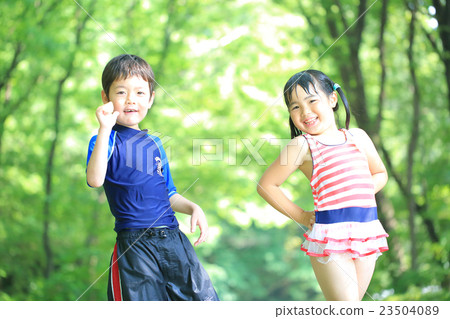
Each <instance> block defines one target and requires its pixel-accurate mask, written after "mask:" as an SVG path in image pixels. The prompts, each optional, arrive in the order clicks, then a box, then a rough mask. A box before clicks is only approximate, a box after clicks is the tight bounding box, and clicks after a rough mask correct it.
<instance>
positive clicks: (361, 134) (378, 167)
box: [350, 128, 388, 194]
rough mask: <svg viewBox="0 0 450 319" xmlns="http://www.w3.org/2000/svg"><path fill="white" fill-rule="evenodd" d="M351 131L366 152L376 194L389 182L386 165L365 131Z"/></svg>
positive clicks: (359, 145) (356, 129)
mask: <svg viewBox="0 0 450 319" xmlns="http://www.w3.org/2000/svg"><path fill="white" fill-rule="evenodd" d="M350 132H351V133H352V134H353V135H354V136H355V137H356V138H357V142H358V147H359V148H360V149H361V150H362V151H363V152H364V154H366V157H367V161H368V163H369V169H370V173H371V174H372V180H373V185H374V189H375V194H376V193H378V192H379V191H380V190H381V189H382V188H383V187H384V185H386V183H387V180H388V174H387V170H386V167H385V166H384V164H383V161H382V160H381V158H380V155H379V154H378V152H377V149H376V148H375V145H374V144H373V142H372V140H371V139H370V137H369V135H367V133H366V132H365V131H363V130H362V129H359V128H354V129H351V130H350Z"/></svg>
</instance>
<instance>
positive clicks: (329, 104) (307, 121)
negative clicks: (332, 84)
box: [289, 85, 337, 135]
mask: <svg viewBox="0 0 450 319" xmlns="http://www.w3.org/2000/svg"><path fill="white" fill-rule="evenodd" d="M309 91H310V93H308V92H306V91H305V90H304V89H303V88H302V87H301V86H299V85H298V86H297V88H296V89H295V90H293V91H292V94H291V99H290V104H289V114H290V116H291V119H292V122H293V123H294V125H295V126H296V127H297V128H298V129H299V130H300V131H302V132H305V133H309V134H311V135H322V134H326V133H328V132H331V131H333V130H337V126H336V123H335V120H334V113H333V109H334V107H335V106H336V103H337V96H336V93H334V92H333V93H332V94H330V96H326V95H325V94H324V93H323V92H321V91H318V92H315V90H314V88H313V87H312V86H310V89H309Z"/></svg>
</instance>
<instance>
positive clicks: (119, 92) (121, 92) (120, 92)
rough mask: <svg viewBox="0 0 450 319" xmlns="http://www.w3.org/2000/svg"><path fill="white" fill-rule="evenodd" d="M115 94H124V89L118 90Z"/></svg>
mask: <svg viewBox="0 0 450 319" xmlns="http://www.w3.org/2000/svg"><path fill="white" fill-rule="evenodd" d="M116 94H125V91H118V92H117V93H116Z"/></svg>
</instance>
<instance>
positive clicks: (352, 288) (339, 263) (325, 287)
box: [310, 257, 359, 301]
mask: <svg viewBox="0 0 450 319" xmlns="http://www.w3.org/2000/svg"><path fill="white" fill-rule="evenodd" d="M310 260H311V265H312V267H313V269H314V273H315V275H316V278H317V281H318V282H319V286H320V289H321V290H322V292H323V295H324V296H325V299H326V300H328V301H331V300H334V301H358V300H359V295H358V290H359V285H358V277H357V274H356V267H355V263H354V261H353V259H352V258H350V257H349V258H343V257H338V258H335V259H331V258H330V261H329V262H328V263H326V264H323V263H321V262H319V261H318V260H317V258H316V257H310Z"/></svg>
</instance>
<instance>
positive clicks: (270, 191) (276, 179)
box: [257, 137, 315, 228]
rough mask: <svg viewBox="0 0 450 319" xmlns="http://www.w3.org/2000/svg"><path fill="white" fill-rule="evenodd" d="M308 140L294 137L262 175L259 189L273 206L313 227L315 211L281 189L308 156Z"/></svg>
mask: <svg viewBox="0 0 450 319" xmlns="http://www.w3.org/2000/svg"><path fill="white" fill-rule="evenodd" d="M305 143H306V140H305V139H304V138H301V137H297V138H294V139H293V140H292V141H291V142H290V143H289V144H288V145H286V147H285V148H284V149H283V150H282V151H281V154H280V156H278V158H277V159H276V160H275V162H273V163H272V165H270V166H269V167H268V168H267V170H266V171H265V172H264V174H263V176H262V177H261V179H260V181H259V183H258V187H257V191H258V194H259V195H261V197H262V198H264V199H265V200H266V201H267V202H268V203H269V204H270V205H271V206H272V207H273V208H275V209H276V210H278V211H279V212H280V213H282V214H283V215H285V216H287V217H289V218H291V219H293V220H294V221H296V222H297V223H300V224H302V225H305V226H307V227H308V228H312V225H313V224H314V219H315V216H314V212H310V211H304V210H303V209H302V208H300V207H299V206H297V205H296V204H295V203H294V202H292V200H290V199H289V198H288V197H287V196H286V195H285V194H284V193H283V191H282V190H281V189H280V186H281V184H283V183H284V181H285V180H286V179H287V178H288V177H289V176H290V175H291V174H292V173H293V172H295V171H296V170H297V169H298V168H299V166H301V165H302V164H303V162H304V160H305V158H306V156H307V152H308V147H307V145H306V144H305Z"/></svg>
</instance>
